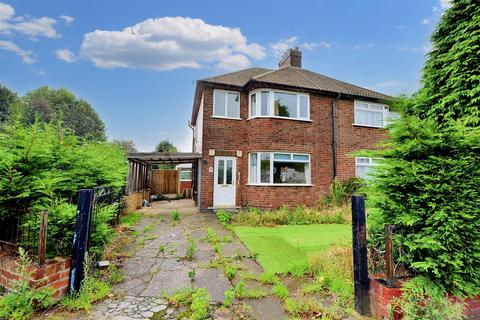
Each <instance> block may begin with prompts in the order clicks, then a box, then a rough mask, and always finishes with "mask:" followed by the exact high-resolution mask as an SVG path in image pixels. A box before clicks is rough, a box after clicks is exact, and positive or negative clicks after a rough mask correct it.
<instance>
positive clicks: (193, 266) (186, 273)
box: [82, 200, 286, 320]
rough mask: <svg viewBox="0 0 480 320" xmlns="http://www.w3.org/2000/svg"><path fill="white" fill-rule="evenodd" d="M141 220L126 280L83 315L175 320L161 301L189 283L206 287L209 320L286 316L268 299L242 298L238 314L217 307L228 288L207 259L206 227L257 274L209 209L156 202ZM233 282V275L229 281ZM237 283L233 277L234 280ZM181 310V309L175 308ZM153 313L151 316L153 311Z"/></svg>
mask: <svg viewBox="0 0 480 320" xmlns="http://www.w3.org/2000/svg"><path fill="white" fill-rule="evenodd" d="M174 210H178V212H179V216H180V219H179V221H173V219H172V216H171V212H172V211H174ZM142 212H143V213H144V216H143V218H142V219H141V221H140V222H139V223H138V224H137V225H136V226H135V231H136V233H137V234H139V236H138V237H137V240H136V246H137V248H136V250H135V253H134V254H133V256H132V257H131V258H129V259H128V260H127V261H126V263H125V265H124V266H123V268H122V270H123V272H124V274H125V281H124V282H123V283H121V284H119V285H117V286H116V287H115V288H114V292H115V294H114V296H115V297H116V298H111V299H108V300H105V301H102V302H100V303H98V304H97V305H95V307H94V310H93V311H92V312H90V313H89V314H88V316H87V317H82V319H96V320H98V319H150V318H152V317H154V318H155V319H176V317H177V315H178V312H179V310H176V309H174V308H172V307H169V306H168V303H167V301H166V300H165V299H164V297H165V294H167V295H169V294H172V293H174V292H176V291H178V290H181V289H185V288H188V287H191V286H195V287H197V288H206V289H207V291H208V293H209V294H210V296H211V302H212V304H213V305H214V308H215V309H218V310H216V311H215V312H214V314H213V318H214V319H240V318H241V319H266V320H268V319H275V320H280V319H284V318H286V315H285V313H284V311H283V307H282V304H281V303H280V301H279V300H277V299H273V298H271V297H270V298H264V299H258V300H251V301H245V305H248V306H249V307H246V308H243V309H242V310H241V314H236V313H235V311H232V310H234V309H235V308H231V310H225V309H220V308H219V306H220V305H221V303H222V301H223V300H224V292H225V291H226V290H228V289H230V288H231V287H232V282H231V281H230V280H229V279H228V278H227V277H226V276H225V274H224V270H223V269H222V267H221V266H218V265H215V264H214V263H212V261H215V259H216V258H217V260H218V257H219V252H218V251H219V247H218V245H217V248H216V249H217V252H216V251H215V248H214V246H213V245H212V244H211V241H207V238H206V236H207V230H209V229H210V230H214V231H215V234H216V236H217V238H218V239H219V240H220V246H221V254H220V255H221V256H222V257H227V258H228V257H235V261H237V263H236V264H237V265H238V266H239V267H240V268H241V269H242V270H241V273H247V272H251V273H256V274H259V273H261V272H262V269H261V267H260V266H259V265H258V264H257V263H256V262H255V261H254V260H253V259H251V258H249V252H248V250H247V249H246V248H245V246H244V245H243V244H242V243H241V242H240V241H239V240H238V238H236V237H235V235H234V234H233V233H231V232H229V231H227V230H226V229H225V228H224V227H223V226H222V225H221V224H219V223H218V221H217V219H216V217H215V215H214V214H212V213H200V212H198V210H196V209H195V207H194V206H192V202H191V201H189V200H180V201H172V202H165V201H162V202H159V203H157V204H154V206H152V207H151V208H146V209H143V210H142ZM189 237H191V238H193V239H195V243H196V247H197V251H196V253H195V255H194V257H193V259H192V260H191V261H190V260H187V259H186V250H187V247H188V243H189V242H188V238H189ZM233 280H234V281H233V283H235V281H236V279H235V278H234V279H233ZM237 281H238V280H237ZM180 311H181V310H180ZM155 313H157V314H156V315H155V316H154V314H155Z"/></svg>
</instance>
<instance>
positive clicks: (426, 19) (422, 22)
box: [420, 18, 432, 24]
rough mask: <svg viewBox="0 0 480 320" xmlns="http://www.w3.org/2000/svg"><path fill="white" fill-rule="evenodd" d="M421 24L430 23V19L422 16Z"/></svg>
mask: <svg viewBox="0 0 480 320" xmlns="http://www.w3.org/2000/svg"><path fill="white" fill-rule="evenodd" d="M420 23H421V24H430V23H432V20H430V19H428V18H423V19H422V21H420Z"/></svg>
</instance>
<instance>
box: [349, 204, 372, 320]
mask: <svg viewBox="0 0 480 320" xmlns="http://www.w3.org/2000/svg"><path fill="white" fill-rule="evenodd" d="M365 222H366V218H365V198H364V197H363V196H352V231H353V237H352V238H353V280H354V290H355V310H357V312H358V313H360V314H362V315H368V314H370V295H369V288H370V280H369V278H368V265H367V229H366V223H365Z"/></svg>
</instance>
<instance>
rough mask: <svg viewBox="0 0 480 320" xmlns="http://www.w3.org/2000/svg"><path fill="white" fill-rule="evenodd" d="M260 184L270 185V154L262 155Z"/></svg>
mask: <svg viewBox="0 0 480 320" xmlns="http://www.w3.org/2000/svg"><path fill="white" fill-rule="evenodd" d="M260 182H261V183H270V153H260Z"/></svg>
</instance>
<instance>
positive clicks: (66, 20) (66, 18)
mask: <svg viewBox="0 0 480 320" xmlns="http://www.w3.org/2000/svg"><path fill="white" fill-rule="evenodd" d="M59 18H60V19H62V20H63V22H64V23H65V24H66V25H70V24H71V23H72V22H73V21H74V20H75V18H74V17H71V16H67V15H64V14H63V15H61V16H60V17H59Z"/></svg>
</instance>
